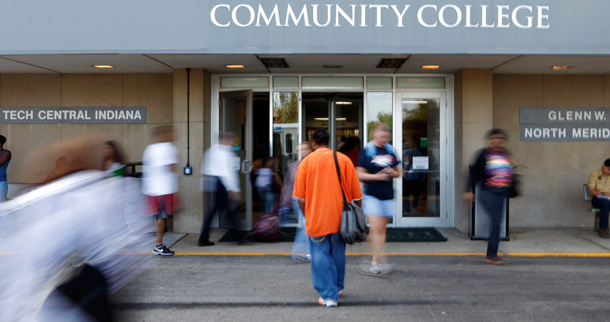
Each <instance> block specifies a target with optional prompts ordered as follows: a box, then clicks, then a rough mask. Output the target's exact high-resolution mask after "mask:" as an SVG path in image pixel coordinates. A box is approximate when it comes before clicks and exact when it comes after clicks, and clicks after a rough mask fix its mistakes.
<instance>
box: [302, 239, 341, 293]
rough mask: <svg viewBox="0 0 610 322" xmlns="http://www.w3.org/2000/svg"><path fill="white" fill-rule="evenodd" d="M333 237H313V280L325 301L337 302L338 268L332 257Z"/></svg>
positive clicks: (310, 240) (311, 240) (314, 285)
mask: <svg viewBox="0 0 610 322" xmlns="http://www.w3.org/2000/svg"><path fill="white" fill-rule="evenodd" d="M331 237H332V235H327V236H323V237H311V238H310V239H309V242H310V243H311V279H312V282H313V287H314V288H315V289H316V290H317V291H318V294H320V297H322V298H323V299H324V300H329V299H330V300H333V301H335V302H336V301H337V300H338V299H339V290H338V289H337V266H336V265H335V260H334V258H333V257H332V256H331Z"/></svg>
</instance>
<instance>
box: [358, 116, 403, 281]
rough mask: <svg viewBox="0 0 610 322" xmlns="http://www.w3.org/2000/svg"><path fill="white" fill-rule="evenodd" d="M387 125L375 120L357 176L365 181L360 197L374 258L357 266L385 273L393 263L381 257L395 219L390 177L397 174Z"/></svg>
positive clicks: (363, 270)
mask: <svg viewBox="0 0 610 322" xmlns="http://www.w3.org/2000/svg"><path fill="white" fill-rule="evenodd" d="M390 132H391V129H390V126H389V125H387V124H385V123H377V124H375V126H373V140H372V141H371V142H369V143H367V144H366V145H365V147H364V149H362V151H361V152H360V156H358V166H357V167H356V171H357V172H358V179H360V181H362V182H364V183H365V184H366V191H365V193H364V196H363V198H362V210H364V214H366V216H367V219H368V222H369V224H370V225H371V230H370V234H369V236H370V239H371V243H370V244H371V248H372V253H373V258H372V260H371V262H370V263H368V262H366V265H363V266H361V267H360V272H361V273H364V274H387V273H390V272H391V271H392V265H391V264H388V263H385V262H386V260H385V258H382V257H381V254H382V253H383V247H384V246H385V239H386V226H387V225H388V222H389V220H390V219H392V218H394V212H395V211H394V183H393V182H392V181H393V180H392V179H393V178H398V177H400V171H399V170H398V164H400V162H399V161H398V159H397V158H396V154H395V153H394V148H393V147H392V146H391V145H390V144H388V142H389V141H390V138H391V137H392V135H391V133H390Z"/></svg>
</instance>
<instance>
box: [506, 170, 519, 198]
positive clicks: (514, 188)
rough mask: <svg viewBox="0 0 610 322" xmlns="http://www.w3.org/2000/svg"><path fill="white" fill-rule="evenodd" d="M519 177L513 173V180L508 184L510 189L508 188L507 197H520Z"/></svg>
mask: <svg viewBox="0 0 610 322" xmlns="http://www.w3.org/2000/svg"><path fill="white" fill-rule="evenodd" d="M520 177H521V175H519V174H516V173H513V180H512V181H511V183H510V187H508V197H509V198H515V197H519V196H520V195H521V187H520V186H521V182H520V180H521V178H520Z"/></svg>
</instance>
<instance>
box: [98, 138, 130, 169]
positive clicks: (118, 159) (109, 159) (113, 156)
mask: <svg viewBox="0 0 610 322" xmlns="http://www.w3.org/2000/svg"><path fill="white" fill-rule="evenodd" d="M103 162H104V163H103V165H102V170H105V171H106V172H108V173H110V174H112V175H113V176H119V177H121V176H125V157H124V156H123V151H122V149H121V148H120V147H119V144H118V143H117V142H116V141H106V142H104V161H103Z"/></svg>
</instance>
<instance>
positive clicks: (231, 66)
mask: <svg viewBox="0 0 610 322" xmlns="http://www.w3.org/2000/svg"><path fill="white" fill-rule="evenodd" d="M225 67H226V68H244V65H225Z"/></svg>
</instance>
